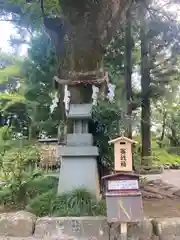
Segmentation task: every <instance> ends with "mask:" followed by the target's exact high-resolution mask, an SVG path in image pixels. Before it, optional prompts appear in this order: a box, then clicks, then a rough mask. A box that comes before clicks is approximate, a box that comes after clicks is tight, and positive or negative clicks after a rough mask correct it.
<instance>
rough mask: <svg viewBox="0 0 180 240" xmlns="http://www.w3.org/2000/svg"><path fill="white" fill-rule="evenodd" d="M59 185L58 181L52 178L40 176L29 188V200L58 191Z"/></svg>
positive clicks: (29, 184) (33, 180)
mask: <svg viewBox="0 0 180 240" xmlns="http://www.w3.org/2000/svg"><path fill="white" fill-rule="evenodd" d="M57 185H58V179H57V178H56V177H52V176H40V177H38V178H35V179H32V180H31V181H30V182H29V183H28V186H27V194H28V196H29V198H31V199H32V198H34V197H36V196H38V195H41V194H43V193H47V192H48V191H49V190H52V189H54V190H56V189H57Z"/></svg>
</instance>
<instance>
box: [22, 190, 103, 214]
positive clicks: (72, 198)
mask: <svg viewBox="0 0 180 240" xmlns="http://www.w3.org/2000/svg"><path fill="white" fill-rule="evenodd" d="M26 209H27V210H28V211H30V212H32V213H34V214H36V215H37V216H46V215H53V216H56V217H64V216H76V217H79V216H105V215H106V206H105V201H104V200H101V201H97V200H96V199H95V197H94V196H92V195H91V194H90V193H89V192H87V191H86V190H85V189H77V190H75V191H73V192H71V193H68V194H62V195H59V196H58V195H56V192H55V191H53V190H51V191H49V192H47V193H44V194H42V195H40V196H38V197H36V198H35V199H33V200H30V201H29V204H28V206H27V208H26Z"/></svg>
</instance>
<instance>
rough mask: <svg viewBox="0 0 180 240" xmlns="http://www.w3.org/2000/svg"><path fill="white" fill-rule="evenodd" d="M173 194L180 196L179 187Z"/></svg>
mask: <svg viewBox="0 0 180 240" xmlns="http://www.w3.org/2000/svg"><path fill="white" fill-rule="evenodd" d="M173 195H174V196H177V197H180V189H179V190H177V191H175V192H174V193H173Z"/></svg>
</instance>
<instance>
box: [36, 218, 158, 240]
mask: <svg viewBox="0 0 180 240" xmlns="http://www.w3.org/2000/svg"><path fill="white" fill-rule="evenodd" d="M58 229H59V230H58ZM58 231H59V232H62V233H63V234H68V235H70V236H75V237H76V238H77V239H84V240H85V239H86V240H88V239H89V240H90V239H96V240H114V239H119V237H120V225H119V223H118V224H115V223H113V224H111V225H110V224H108V223H107V221H106V218H105V217H72V218H71V217H66V218H48V217H45V218H39V219H38V220H37V224H36V229H35V237H38V238H43V237H44V236H47V235H49V236H51V235H54V234H55V233H57V235H58ZM152 236H153V228H152V224H151V220H144V221H142V222H139V223H134V224H129V225H128V239H129V240H151V239H152ZM153 240H155V239H153Z"/></svg>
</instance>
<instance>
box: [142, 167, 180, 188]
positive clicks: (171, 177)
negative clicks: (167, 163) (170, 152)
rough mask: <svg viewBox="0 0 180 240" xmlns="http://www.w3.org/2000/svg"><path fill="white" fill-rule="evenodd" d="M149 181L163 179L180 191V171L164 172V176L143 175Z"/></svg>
mask: <svg viewBox="0 0 180 240" xmlns="http://www.w3.org/2000/svg"><path fill="white" fill-rule="evenodd" d="M143 176H145V177H146V178H147V179H148V181H151V180H156V179H161V180H162V181H163V182H165V183H167V184H171V185H174V186H175V187H177V188H179V189H180V170H164V172H163V173H162V174H155V175H143Z"/></svg>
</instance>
